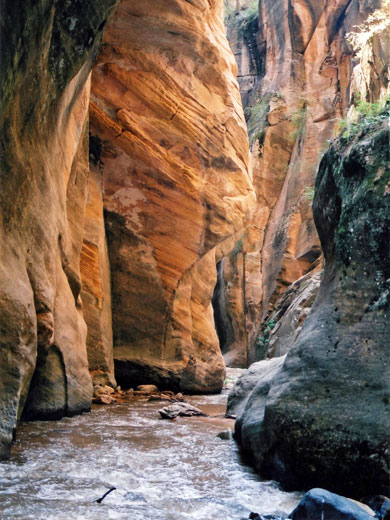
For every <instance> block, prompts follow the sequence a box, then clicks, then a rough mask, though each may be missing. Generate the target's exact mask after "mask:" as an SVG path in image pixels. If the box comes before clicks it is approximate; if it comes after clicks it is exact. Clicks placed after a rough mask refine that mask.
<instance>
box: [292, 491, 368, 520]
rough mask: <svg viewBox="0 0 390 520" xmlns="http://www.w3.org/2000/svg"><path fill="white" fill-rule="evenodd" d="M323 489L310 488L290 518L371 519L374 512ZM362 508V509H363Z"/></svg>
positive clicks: (315, 519) (314, 519) (307, 519)
mask: <svg viewBox="0 0 390 520" xmlns="http://www.w3.org/2000/svg"><path fill="white" fill-rule="evenodd" d="M366 507H367V506H364V504H361V505H358V504H357V503H356V502H355V501H353V500H350V499H349V498H345V497H342V496H340V495H336V494H335V493H330V492H329V491H326V490H325V489H320V488H316V489H311V490H310V491H309V492H307V493H306V494H305V495H304V497H303V498H302V500H301V501H300V502H299V504H298V505H297V507H296V508H295V509H294V511H293V512H292V513H291V515H290V516H289V518H291V520H320V519H324V520H373V518H374V516H375V515H374V512H373V511H372V510H370V508H367V509H365V508H366ZM363 508H364V509H363Z"/></svg>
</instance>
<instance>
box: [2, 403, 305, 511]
mask: <svg viewBox="0 0 390 520" xmlns="http://www.w3.org/2000/svg"><path fill="white" fill-rule="evenodd" d="M226 399H227V396H226V395H217V396H193V397H190V398H188V400H189V401H190V402H191V403H192V404H194V405H195V406H199V407H200V408H202V410H203V411H205V412H206V413H208V414H210V415H219V417H210V418H197V417H193V418H179V419H178V420H176V421H174V422H171V421H166V420H162V419H160V418H159V414H158V411H157V410H158V409H159V408H161V407H162V406H163V405H162V404H161V403H159V402H146V401H142V402H141V401H139V402H132V403H126V404H116V405H110V406H98V405H94V406H93V409H92V412H91V413H89V414H84V415H81V416H78V417H73V418H64V419H62V420H60V421H50V422H41V421H37V422H32V423H24V424H21V426H20V428H19V430H18V436H17V441H16V443H15V445H14V447H13V450H12V457H11V460H10V461H8V462H5V463H1V464H0V518H1V519H23V520H28V519H34V520H40V519H44V520H54V519H55V520H73V519H77V520H79V519H80V520H103V519H104V520H107V519H128V520H147V519H151V520H178V519H180V520H181V519H183V520H184V519H194V520H214V519H215V520H217V519H218V520H220V519H223V520H240V519H244V518H248V515H249V513H250V512H251V511H257V512H259V513H263V514H272V513H273V514H276V513H278V514H281V515H282V514H285V515H286V516H287V513H290V512H291V510H292V509H293V508H294V507H295V505H296V504H297V503H298V501H299V499H300V497H301V494H299V493H286V492H283V491H281V490H280V488H279V487H278V485H277V484H276V483H275V482H272V481H262V480H261V479H260V478H259V477H258V476H257V475H256V474H255V473H254V471H253V470H252V469H251V468H250V467H248V466H247V465H245V464H244V463H243V462H242V460H241V458H240V455H239V451H238V449H237V446H236V444H235V442H234V441H233V440H228V441H226V440H221V439H219V438H217V437H216V435H217V433H219V432H220V431H222V430H226V429H227V428H228V427H231V428H233V421H231V420H228V419H223V418H222V417H221V416H222V414H223V413H224V411H225V407H226ZM111 487H116V490H115V491H113V492H112V493H111V494H109V495H108V496H107V497H106V498H105V500H104V501H103V502H102V503H101V504H98V503H96V502H95V500H96V499H98V498H100V497H101V496H102V495H103V494H104V493H105V492H106V491H107V490H108V489H109V488H111Z"/></svg>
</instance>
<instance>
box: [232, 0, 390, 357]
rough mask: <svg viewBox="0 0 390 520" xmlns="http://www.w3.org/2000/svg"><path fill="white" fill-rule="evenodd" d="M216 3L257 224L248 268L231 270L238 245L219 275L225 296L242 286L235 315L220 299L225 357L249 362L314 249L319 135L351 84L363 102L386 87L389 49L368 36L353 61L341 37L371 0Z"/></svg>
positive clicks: (342, 109)
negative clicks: (243, 122) (241, 119)
mask: <svg viewBox="0 0 390 520" xmlns="http://www.w3.org/2000/svg"><path fill="white" fill-rule="evenodd" d="M226 4H227V6H228V7H227V27H228V37H229V42H230V44H231V47H232V50H233V53H234V55H235V58H236V60H237V64H238V81H239V83H240V90H241V95H242V99H243V103H244V107H245V114H246V119H247V123H248V131H249V139H250V143H251V152H252V153H251V162H252V167H253V173H252V175H253V185H254V188H255V191H256V195H257V200H258V206H257V207H258V213H257V215H256V216H255V217H254V220H253V223H254V224H255V225H256V226H258V228H259V229H260V230H263V233H262V232H261V231H260V233H259V243H260V246H259V248H258V249H257V255H254V254H253V253H252V254H251V262H252V263H253V262H254V263H255V264H256V269H255V270H253V269H252V270H249V269H247V270H245V271H244V270H243V269H241V263H242V256H245V251H243V252H242V253H241V252H240V253H239V254H238V255H236V257H235V265H234V267H233V272H234V273H235V272H238V273H240V274H241V276H244V277H245V279H244V280H242V279H241V278H240V276H234V277H231V278H230V279H229V280H228V281H227V282H226V301H227V302H230V301H233V300H234V299H237V297H238V296H240V295H242V294H243V291H244V301H245V303H244V304H243V305H242V306H243V308H244V309H245V319H242V317H240V319H239V320H237V319H236V313H235V310H234V309H230V308H229V306H227V308H226V310H227V314H228V318H230V320H231V322H232V323H233V327H234V328H235V330H236V332H235V338H233V339H232V340H231V347H230V348H229V349H228V350H229V355H228V357H227V359H228V360H229V362H230V360H231V359H232V360H233V363H235V362H236V360H237V359H238V360H242V359H247V362H248V363H249V364H250V363H251V362H253V361H256V360H258V359H259V357H258V355H259V353H258V349H257V348H256V340H257V337H258V336H261V335H262V332H261V330H260V326H261V325H262V322H263V320H265V319H268V318H269V314H270V313H271V312H272V311H273V310H274V305H275V303H276V301H277V300H278V298H279V297H280V296H281V294H282V293H283V292H284V290H285V289H286V288H287V287H288V286H289V285H290V284H292V283H293V282H294V281H295V280H297V279H299V278H300V277H302V276H303V275H305V274H306V273H308V272H309V271H310V270H311V269H312V267H313V262H315V261H316V259H317V258H318V256H319V255H320V247H319V240H318V236H317V233H316V230H315V226H314V222H313V215H312V210H311V201H310V199H311V196H312V190H311V188H312V187H313V185H314V179H315V174H316V171H317V168H318V165H319V162H320V159H321V156H322V154H323V152H324V150H325V149H326V148H327V146H328V143H327V140H328V139H329V138H331V137H332V134H333V132H334V129H335V126H337V120H338V119H340V118H342V117H344V116H345V114H346V112H347V110H348V108H349V106H350V102H351V96H352V95H353V93H354V92H355V91H358V92H360V95H361V96H362V97H363V98H365V97H366V95H367V99H369V100H370V101H373V100H376V99H378V97H379V94H380V93H381V92H382V93H383V90H384V89H385V88H387V86H388V75H389V71H388V63H389V59H390V54H389V52H390V48H389V40H388V38H386V37H385V38H381V37H380V35H376V36H375V37H374V40H375V41H374V42H373V51H372V52H371V53H369V55H368V57H367V58H366V59H364V60H361V61H360V62H359V61H358V60H355V59H354V53H353V49H352V47H351V46H350V45H349V43H348V42H347V39H346V34H347V33H349V32H350V31H352V30H354V28H355V26H357V25H358V24H359V23H361V22H362V21H363V20H365V19H366V17H367V15H368V13H370V12H371V11H372V10H373V9H375V8H376V7H377V6H378V5H379V2H377V1H367V0H365V1H358V0H352V1H349V0H337V1H334V2H330V1H327V0H300V1H287V2H275V1H274V0H260V2H259V8H258V10H257V9H256V2H251V1H248V0H241V1H240V2H236V1H235V0H231V1H227V2H226ZM251 251H252V250H251ZM253 251H256V250H253ZM248 258H249V257H248ZM248 265H249V264H248ZM226 270H227V269H226V268H225V271H226ZM249 288H250V291H248V289H249ZM253 289H255V290H253ZM242 338H245V341H243V339H242ZM276 350H277V349H276Z"/></svg>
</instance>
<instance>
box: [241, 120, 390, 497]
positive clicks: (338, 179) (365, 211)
mask: <svg viewBox="0 0 390 520" xmlns="http://www.w3.org/2000/svg"><path fill="white" fill-rule="evenodd" d="M389 138H390V135H389V128H388V126H387V125H386V124H385V123H383V124H379V125H377V126H374V127H371V128H369V129H366V130H365V131H364V132H362V133H361V134H360V135H359V136H356V137H354V138H353V139H351V140H349V141H346V140H343V139H341V140H339V141H337V142H336V143H335V144H334V145H333V146H332V147H331V148H330V150H329V151H328V152H327V153H326V154H325V156H324V158H323V160H322V162H321V166H320V169H319V174H318V177H317V182H316V196H315V200H314V215H315V219H316V225H317V228H318V231H319V235H320V238H321V242H322V247H323V250H324V254H325V270H324V274H323V278H322V281H321V286H320V291H319V294H318V297H317V299H316V302H315V304H314V307H313V309H312V312H311V314H310V315H309V317H308V318H307V319H306V321H305V323H304V326H303V328H302V331H301V333H300V335H299V337H298V339H297V341H296V343H295V345H294V346H293V348H292V349H291V350H290V352H289V353H288V354H287V358H286V360H285V363H284V365H283V367H282V369H281V371H280V372H279V373H278V374H277V375H276V376H275V378H274V379H273V381H272V384H271V388H270V391H269V394H268V397H267V399H266V403H265V409H264V415H263V413H262V410H263V408H262V406H261V407H260V408H257V407H254V408H253V410H251V411H249V407H250V404H251V398H250V399H249V401H248V403H247V406H246V410H244V412H243V414H242V415H241V417H240V418H238V421H237V429H238V436H239V438H240V439H241V442H242V444H243V447H244V448H245V449H247V450H248V451H249V452H250V453H251V454H252V456H253V457H254V460H255V464H256V467H257V468H258V470H259V471H260V472H261V473H262V474H264V475H266V476H268V477H271V478H275V479H277V480H279V481H281V482H282V483H283V485H284V486H286V487H287V488H289V489H292V488H299V487H306V488H308V487H311V486H312V485H322V486H324V487H326V488H327V489H329V490H331V491H332V490H337V491H338V492H341V493H343V494H346V495H349V496H352V497H355V498H359V497H361V496H364V495H366V494H367V493H370V492H371V493H378V492H382V493H384V494H386V493H387V492H388V485H389V480H388V479H389V449H390V448H389V436H388V432H389V431H390V414H389V380H390V365H389V363H388V356H387V351H388V345H389V332H390V329H389V305H390V299H389V297H388V295H389V294H390V292H389V273H390V263H389V262H390V250H389V248H390V236H389V232H390V220H389V219H390V197H389V195H388V190H389V182H390V148H389ZM259 385H261V382H259ZM255 393H256V389H255V390H254V392H253V395H255ZM247 412H248V413H247ZM246 413H247V415H246ZM363 468H364V471H363V470H362V469H363Z"/></svg>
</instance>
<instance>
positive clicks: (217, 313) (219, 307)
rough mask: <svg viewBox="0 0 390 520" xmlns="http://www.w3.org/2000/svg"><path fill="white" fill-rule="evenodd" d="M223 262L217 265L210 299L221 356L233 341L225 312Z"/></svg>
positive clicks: (230, 326) (231, 330) (229, 321)
mask: <svg viewBox="0 0 390 520" xmlns="http://www.w3.org/2000/svg"><path fill="white" fill-rule="evenodd" d="M224 262H225V259H224V258H222V259H221V260H220V261H219V262H218V263H217V266H216V268H217V283H216V285H215V289H214V294H213V298H212V305H213V310H214V323H215V330H216V331H217V334H218V339H219V346H220V348H221V352H222V354H225V353H226V352H227V351H228V350H229V346H230V345H231V344H232V343H233V341H234V330H233V327H232V320H231V318H230V316H229V315H228V313H227V312H226V288H225V279H224V268H223V267H224Z"/></svg>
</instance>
